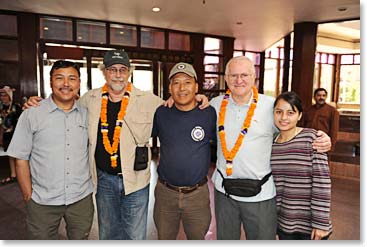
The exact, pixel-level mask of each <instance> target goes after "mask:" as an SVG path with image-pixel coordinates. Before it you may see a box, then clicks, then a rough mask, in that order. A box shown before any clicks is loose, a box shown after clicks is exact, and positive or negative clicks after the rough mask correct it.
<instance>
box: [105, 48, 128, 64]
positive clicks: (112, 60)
mask: <svg viewBox="0 0 367 247" xmlns="http://www.w3.org/2000/svg"><path fill="white" fill-rule="evenodd" d="M103 64H104V66H105V67H106V68H107V67H110V66H112V65H114V64H123V65H125V66H126V67H128V68H130V59H129V55H127V53H126V52H125V51H124V50H113V51H107V52H106V53H105V55H104V58H103Z"/></svg>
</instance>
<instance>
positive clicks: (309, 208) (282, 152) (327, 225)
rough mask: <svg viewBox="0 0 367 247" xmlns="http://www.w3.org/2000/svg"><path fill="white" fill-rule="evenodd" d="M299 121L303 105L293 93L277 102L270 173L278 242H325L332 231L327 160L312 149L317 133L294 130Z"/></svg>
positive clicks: (306, 130) (300, 129) (284, 94)
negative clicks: (274, 190) (274, 198)
mask: <svg viewBox="0 0 367 247" xmlns="http://www.w3.org/2000/svg"><path fill="white" fill-rule="evenodd" d="M301 117H302V103H301V100H300V98H299V97H298V95H297V94H296V93H294V92H285V93H282V94H280V95H279V96H278V97H277V98H276V100H275V102H274V123H275V125H276V126H277V128H278V129H279V134H278V135H277V137H276V138H275V140H274V143H273V148H272V153H271V169H272V172H273V178H274V182H275V187H276V202H277V213H278V229H277V234H278V236H279V239H280V240H310V239H311V240H320V239H327V238H328V236H329V235H330V233H331V231H332V225H331V221H330V200H331V181H330V171H329V166H328V158H327V155H326V154H325V153H319V152H317V151H316V150H314V149H313V148H312V143H313V141H314V140H315V139H316V138H317V135H316V130H314V129H310V128H300V127H297V122H298V121H299V120H300V119H301Z"/></svg>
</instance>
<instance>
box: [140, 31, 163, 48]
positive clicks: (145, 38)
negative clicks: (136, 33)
mask: <svg viewBox="0 0 367 247" xmlns="http://www.w3.org/2000/svg"><path fill="white" fill-rule="evenodd" d="M141 47H144V48H154V49H164V48H165V40H164V31H161V30H158V29H154V28H141Z"/></svg>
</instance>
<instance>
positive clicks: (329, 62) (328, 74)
mask: <svg viewBox="0 0 367 247" xmlns="http://www.w3.org/2000/svg"><path fill="white" fill-rule="evenodd" d="M334 67H335V55H334V54H329V53H323V52H317V53H316V56H315V70H314V79H313V91H315V89H317V88H320V87H322V88H325V89H326V91H327V92H328V95H327V98H326V102H328V103H329V102H331V101H333V99H332V98H331V97H332V95H333V93H332V92H333V90H334V87H333V84H334Z"/></svg>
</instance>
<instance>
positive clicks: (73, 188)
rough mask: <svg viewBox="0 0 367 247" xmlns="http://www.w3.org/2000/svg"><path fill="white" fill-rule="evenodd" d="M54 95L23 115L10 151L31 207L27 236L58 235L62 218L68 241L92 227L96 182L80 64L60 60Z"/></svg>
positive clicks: (53, 71)
mask: <svg viewBox="0 0 367 247" xmlns="http://www.w3.org/2000/svg"><path fill="white" fill-rule="evenodd" d="M50 82H51V83H50V84H51V89H52V94H51V96H50V97H48V98H47V99H46V100H44V101H42V102H41V103H40V106H39V107H34V108H30V109H27V110H25V111H24V112H23V113H22V115H21V116H20V118H19V121H18V125H17V127H16V129H15V132H14V136H13V139H12V140H11V143H10V145H9V148H8V151H7V152H8V155H9V156H12V157H15V158H16V173H17V177H18V183H19V187H20V189H21V191H22V194H23V198H24V201H25V202H26V211H27V219H26V226H27V234H28V239H39V240H41V239H50V240H51V239H58V228H59V225H60V222H61V219H62V218H63V219H64V220H65V222H66V232H67V236H68V238H69V239H88V236H89V232H90V229H91V227H92V222H93V215H94V206H93V198H92V193H93V184H92V178H91V174H90V171H89V158H88V112H87V109H86V108H84V107H82V106H80V104H78V103H77V102H76V101H75V95H76V94H77V93H78V92H79V88H80V71H79V67H78V66H77V65H76V64H75V63H73V62H69V61H62V60H58V61H56V62H55V63H54V64H53V66H52V68H51V71H50Z"/></svg>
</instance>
